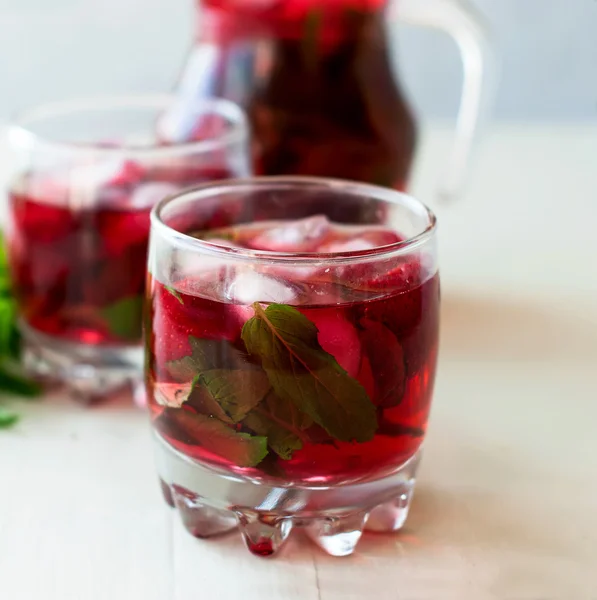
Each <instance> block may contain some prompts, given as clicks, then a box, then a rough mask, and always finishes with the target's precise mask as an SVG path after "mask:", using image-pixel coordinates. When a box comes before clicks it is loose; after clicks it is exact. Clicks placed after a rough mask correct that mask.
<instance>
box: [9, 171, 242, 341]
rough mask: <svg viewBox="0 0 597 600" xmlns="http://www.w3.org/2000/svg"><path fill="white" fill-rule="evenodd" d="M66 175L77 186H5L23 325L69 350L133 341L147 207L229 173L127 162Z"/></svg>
mask: <svg viewBox="0 0 597 600" xmlns="http://www.w3.org/2000/svg"><path fill="white" fill-rule="evenodd" d="M112 166H113V168H112ZM74 174H75V175H78V176H79V179H78V180H77V181H75V180H74V178H73V173H68V172H67V173H64V174H60V173H50V174H47V173H33V174H27V175H24V176H21V177H19V178H18V179H16V180H15V181H13V184H12V186H11V192H10V214H11V221H12V223H11V232H10V236H9V251H10V261H11V268H12V272H13V279H14V285H15V291H16V295H17V298H18V301H19V305H20V309H21V314H22V317H23V319H24V320H25V321H26V322H27V324H28V325H29V326H30V327H32V328H33V329H34V330H37V331H39V332H42V333H45V334H48V335H50V336H52V337H55V338H61V339H64V340H69V341H72V342H80V343H83V344H93V345H102V344H109V345H113V344H116V345H119V344H135V343H139V342H140V341H141V309H142V305H143V294H144V288H145V269H146V261H147V245H148V238H149V213H150V211H151V209H152V208H153V206H154V205H155V203H156V202H157V201H159V200H160V199H161V198H163V197H165V196H167V195H169V194H172V193H174V192H176V191H178V190H180V189H181V188H182V187H185V186H189V185H193V184H197V183H201V182H205V181H212V180H217V179H224V178H227V177H229V176H230V175H231V173H230V172H229V171H228V170H226V169H224V168H222V169H216V168H212V169H208V168H204V169H202V168H184V169H182V168H176V167H175V166H172V167H170V168H143V167H141V166H140V165H138V164H136V163H134V162H131V161H128V162H121V163H115V164H113V165H110V169H108V172H106V169H105V168H102V170H99V169H98V168H97V167H96V168H95V170H90V169H88V170H87V171H84V172H83V174H80V172H79V173H77V172H76V171H75V172H74Z"/></svg>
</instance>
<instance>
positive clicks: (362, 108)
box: [170, 0, 416, 190]
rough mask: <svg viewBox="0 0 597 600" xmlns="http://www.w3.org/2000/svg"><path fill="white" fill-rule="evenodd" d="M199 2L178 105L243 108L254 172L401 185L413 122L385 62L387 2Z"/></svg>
mask: <svg viewBox="0 0 597 600" xmlns="http://www.w3.org/2000/svg"><path fill="white" fill-rule="evenodd" d="M198 7H200V9H201V10H200V12H201V19H200V24H199V31H198V35H197V41H196V46H195V49H194V50H193V52H192V54H191V55H190V56H189V59H188V62H187V65H186V67H185V70H184V72H183V79H182V81H181V84H180V86H179V90H178V93H179V96H180V98H181V104H180V105H179V108H178V110H180V111H181V112H182V113H184V111H185V108H184V106H185V104H186V103H188V104H189V105H190V106H192V105H193V102H195V101H196V100H197V97H200V96H202V95H208V96H209V95H213V96H222V97H225V98H230V99H231V100H233V101H235V102H237V103H239V104H240V105H241V106H243V108H245V110H246V111H247V113H248V115H249V118H250V121H251V125H252V132H253V138H254V165H255V172H256V173H259V174H265V175H284V174H296V175H314V176H326V177H338V178H343V179H351V180H357V181H364V182H368V183H374V184H378V185H383V186H388V187H394V188H396V189H399V190H403V189H404V188H405V186H406V183H407V180H408V176H409V172H410V168H411V163H412V160H413V155H414V151H415V137H416V136H415V123H414V120H413V118H412V116H411V112H410V109H409V107H408V105H407V103H406V101H405V99H404V97H403V94H402V92H401V90H400V87H399V83H398V81H397V79H396V73H395V70H394V66H393V65H392V64H391V60H390V56H391V50H390V48H389V40H388V35H387V32H386V23H385V18H386V16H385V12H386V2H385V0H335V1H334V0H325V1H324V0H272V1H270V2H263V1H261V0H244V1H242V2H239V1H236V0H203V1H201V2H199V3H198ZM189 134H190V132H189ZM170 135H172V136H174V137H177V136H182V137H183V138H184V135H185V134H184V133H182V128H179V129H177V130H176V131H171V132H170Z"/></svg>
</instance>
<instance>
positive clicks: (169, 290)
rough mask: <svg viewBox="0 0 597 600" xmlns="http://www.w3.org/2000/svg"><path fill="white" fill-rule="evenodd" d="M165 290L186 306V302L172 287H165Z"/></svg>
mask: <svg viewBox="0 0 597 600" xmlns="http://www.w3.org/2000/svg"><path fill="white" fill-rule="evenodd" d="M164 289H165V290H166V291H168V292H170V293H171V294H172V295H173V296H174V297H175V298H176V299H177V300H178V301H179V302H180V303H181V304H182V305H184V300H183V299H182V296H181V295H180V293H179V292H177V291H176V290H175V289H174V288H173V287H170V286H169V285H165V286H164Z"/></svg>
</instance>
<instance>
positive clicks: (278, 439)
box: [243, 411, 303, 460]
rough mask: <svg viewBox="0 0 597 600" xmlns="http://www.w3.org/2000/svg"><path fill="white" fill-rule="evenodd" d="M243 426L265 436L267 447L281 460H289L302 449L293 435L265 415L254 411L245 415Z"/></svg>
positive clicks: (296, 437) (297, 438)
mask: <svg viewBox="0 0 597 600" xmlns="http://www.w3.org/2000/svg"><path fill="white" fill-rule="evenodd" d="M243 424H244V425H245V426H246V427H248V428H249V429H251V430H252V431H254V432H255V433H256V434H258V435H263V436H266V437H267V443H268V446H269V447H270V448H271V449H272V450H273V451H274V452H275V453H276V454H277V455H278V456H279V457H280V458H281V459H283V460H290V459H291V458H292V453H293V452H294V451H295V450H300V449H301V448H302V447H303V442H302V441H301V439H300V438H299V437H298V436H297V435H296V434H295V433H293V432H292V431H290V430H289V429H286V428H285V427H283V426H281V425H280V424H279V423H277V422H275V421H273V420H272V418H271V416H269V415H268V414H267V413H260V412H257V411H254V412H252V413H250V414H249V415H247V417H246V419H245V420H244V421H243Z"/></svg>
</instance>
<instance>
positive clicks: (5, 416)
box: [0, 408, 19, 429]
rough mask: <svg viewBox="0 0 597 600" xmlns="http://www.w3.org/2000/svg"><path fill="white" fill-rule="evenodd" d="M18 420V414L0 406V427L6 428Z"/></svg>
mask: <svg viewBox="0 0 597 600" xmlns="http://www.w3.org/2000/svg"><path fill="white" fill-rule="evenodd" d="M18 420H19V415H17V414H15V413H13V412H11V411H8V410H5V409H3V408H0V429H8V428H9V427H12V426H13V425H14V424H15V423H16V422H17V421H18Z"/></svg>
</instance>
